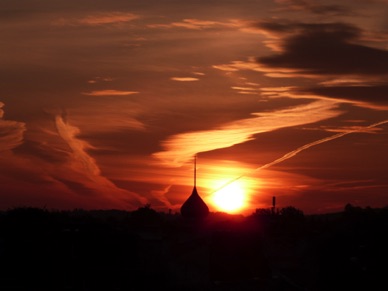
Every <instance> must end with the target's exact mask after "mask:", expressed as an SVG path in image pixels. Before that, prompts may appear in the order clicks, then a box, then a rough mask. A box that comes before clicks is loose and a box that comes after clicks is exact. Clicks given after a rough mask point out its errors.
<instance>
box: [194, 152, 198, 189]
mask: <svg viewBox="0 0 388 291" xmlns="http://www.w3.org/2000/svg"><path fill="white" fill-rule="evenodd" d="M196 186H197V155H196V154H195V155H194V187H196Z"/></svg>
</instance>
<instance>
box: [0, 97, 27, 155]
mask: <svg viewBox="0 0 388 291" xmlns="http://www.w3.org/2000/svg"><path fill="white" fill-rule="evenodd" d="M3 106H4V103H2V102H0V152H3V151H7V150H12V149H13V148H15V147H17V146H19V145H20V144H22V143H23V137H24V132H25V131H26V125H25V123H23V122H18V121H13V120H5V119H3V117H4V110H3V109H2V108H3Z"/></svg>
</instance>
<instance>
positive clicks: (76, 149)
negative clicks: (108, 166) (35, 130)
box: [55, 114, 147, 204]
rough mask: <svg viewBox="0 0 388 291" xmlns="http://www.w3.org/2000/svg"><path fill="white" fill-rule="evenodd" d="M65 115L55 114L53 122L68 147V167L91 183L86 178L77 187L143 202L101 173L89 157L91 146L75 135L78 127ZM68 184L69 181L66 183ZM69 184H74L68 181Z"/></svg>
mask: <svg viewBox="0 0 388 291" xmlns="http://www.w3.org/2000/svg"><path fill="white" fill-rule="evenodd" d="M64 117H65V116H64V115H63V114H62V115H57V116H55V124H56V128H57V131H58V134H59V136H60V137H61V138H62V139H63V140H64V141H65V142H66V143H67V145H68V146H69V148H70V151H69V153H68V154H69V165H70V167H71V168H72V169H73V170H74V171H76V172H79V173H82V175H86V176H87V177H88V178H89V179H90V181H92V183H89V182H88V180H86V181H83V183H84V186H81V185H78V186H77V188H81V187H86V188H91V189H96V190H97V191H100V192H101V193H103V194H104V195H105V196H106V197H107V198H109V199H112V200H122V201H123V203H124V201H126V202H130V203H134V202H139V203H142V204H144V203H145V202H146V201H147V200H146V199H145V198H144V197H142V196H140V195H139V194H137V193H134V192H130V191H127V190H124V189H120V188H118V187H117V186H116V185H115V184H114V183H112V181H110V180H109V179H107V178H106V177H104V176H102V175H101V170H100V168H99V166H98V165H97V162H96V160H95V159H94V158H93V157H91V156H90V155H89V154H88V152H87V150H88V149H92V148H93V147H92V146H91V145H90V144H89V143H87V142H86V141H83V140H81V139H79V138H78V137H77V135H78V134H79V133H80V130H79V128H77V127H75V126H72V125H70V124H69V123H67V122H66V121H65V118H64ZM66 184H69V183H66ZM71 185H76V184H74V183H71V182H70V186H71Z"/></svg>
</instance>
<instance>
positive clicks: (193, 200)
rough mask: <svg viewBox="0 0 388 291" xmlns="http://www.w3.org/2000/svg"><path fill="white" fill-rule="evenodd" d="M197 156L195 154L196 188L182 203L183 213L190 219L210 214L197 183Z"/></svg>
mask: <svg viewBox="0 0 388 291" xmlns="http://www.w3.org/2000/svg"><path fill="white" fill-rule="evenodd" d="M196 165H197V157H196V156H194V188H193V192H192V193H191V195H190V196H189V198H187V200H186V201H185V202H184V203H183V204H182V207H181V214H182V216H183V217H185V218H189V219H201V218H205V217H206V216H207V215H208V214H209V208H208V207H207V205H206V203H205V202H204V201H203V200H202V198H201V197H200V196H199V194H198V191H197V187H196V183H197V181H196V180H197V168H196Z"/></svg>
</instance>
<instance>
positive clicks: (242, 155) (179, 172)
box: [0, 0, 388, 214]
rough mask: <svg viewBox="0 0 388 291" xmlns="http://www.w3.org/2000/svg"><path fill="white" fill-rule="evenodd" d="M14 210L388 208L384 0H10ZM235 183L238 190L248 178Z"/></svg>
mask: <svg viewBox="0 0 388 291" xmlns="http://www.w3.org/2000/svg"><path fill="white" fill-rule="evenodd" d="M0 35H1V37H0V64H1V65H0V182H1V190H0V209H8V208H12V207H19V206H33V207H46V208H48V209H74V208H84V209H111V208H115V209H125V210H134V209H137V208H138V207H140V206H143V205H145V204H151V206H152V208H154V209H157V210H160V211H167V210H168V209H172V210H173V211H179V208H180V206H181V204H182V203H183V202H184V201H185V200H186V199H187V197H188V196H189V195H190V194H191V190H192V187H193V156H194V155H196V154H197V189H198V193H199V194H200V195H201V197H202V198H203V199H204V201H205V202H206V203H207V204H208V206H209V208H210V210H211V211H221V210H222V209H219V208H218V207H217V205H216V204H215V203H214V199H213V198H214V195H215V194H216V193H217V192H216V190H217V189H218V188H220V187H222V186H225V185H226V184H228V185H226V186H225V187H228V186H231V185H232V184H233V183H239V185H240V186H239V187H241V188H242V189H243V190H244V197H245V198H244V199H245V201H244V207H243V208H242V209H241V210H240V211H239V213H243V214H250V213H252V211H254V209H256V208H267V207H270V206H271V203H272V196H276V197H277V202H278V207H285V206H290V205H292V206H294V207H297V208H299V209H301V210H303V211H304V212H305V213H307V214H308V213H326V212H334V211H341V210H343V208H344V206H345V205H346V204H347V203H351V204H352V205H356V206H361V207H365V206H371V207H384V206H387V205H388V152H387V148H388V82H387V80H388V2H387V1H386V0H341V1H329V0H327V1H326V0H319V1H315V0H314V1H313V0H238V1H236V0H234V1H232V0H224V1H222V0H213V1H199V0H186V1H181V0H179V1H178V0H163V1H161V0H147V1H135V0H109V1H108V0H77V1H69V0H55V1H53V0H1V1H0ZM236 191H237V190H236Z"/></svg>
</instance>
